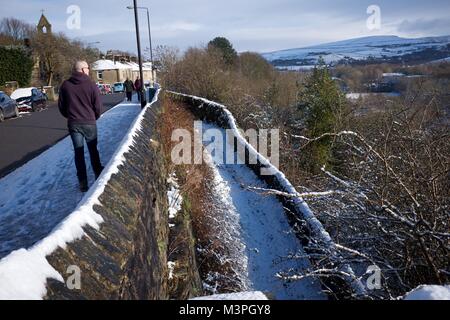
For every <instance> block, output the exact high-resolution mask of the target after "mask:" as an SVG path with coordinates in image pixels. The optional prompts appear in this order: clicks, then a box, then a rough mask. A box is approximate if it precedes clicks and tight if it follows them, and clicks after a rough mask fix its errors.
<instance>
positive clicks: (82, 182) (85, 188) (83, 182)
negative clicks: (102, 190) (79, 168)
mask: <svg viewBox="0 0 450 320" xmlns="http://www.w3.org/2000/svg"><path fill="white" fill-rule="evenodd" d="M79 182H80V191H81V192H86V191H88V190H89V188H88V182H87V180H80V181H79Z"/></svg>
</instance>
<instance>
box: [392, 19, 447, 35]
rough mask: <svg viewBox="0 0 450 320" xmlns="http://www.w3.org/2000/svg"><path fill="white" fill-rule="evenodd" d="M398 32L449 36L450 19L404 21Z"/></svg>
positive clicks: (400, 24) (399, 25)
mask: <svg viewBox="0 0 450 320" xmlns="http://www.w3.org/2000/svg"><path fill="white" fill-rule="evenodd" d="M397 30H398V32H401V33H405V34H415V35H416V34H419V35H423V34H434V35H438V34H445V35H447V34H449V33H450V19H443V18H442V19H416V20H403V21H402V22H400V23H399V24H398V27H397Z"/></svg>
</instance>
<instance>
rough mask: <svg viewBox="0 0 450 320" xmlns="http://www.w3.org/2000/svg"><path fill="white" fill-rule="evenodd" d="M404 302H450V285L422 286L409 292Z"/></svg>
mask: <svg viewBox="0 0 450 320" xmlns="http://www.w3.org/2000/svg"><path fill="white" fill-rule="evenodd" d="M403 299H404V300H450V285H447V286H437V285H422V286H419V287H417V288H416V289H414V290H412V291H410V292H408V293H407V294H406V295H405V296H404V297H403Z"/></svg>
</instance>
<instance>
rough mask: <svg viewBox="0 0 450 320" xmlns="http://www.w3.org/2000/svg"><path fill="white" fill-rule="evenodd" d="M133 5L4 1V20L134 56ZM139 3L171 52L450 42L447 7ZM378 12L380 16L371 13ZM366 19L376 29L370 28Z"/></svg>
mask: <svg viewBox="0 0 450 320" xmlns="http://www.w3.org/2000/svg"><path fill="white" fill-rule="evenodd" d="M132 3H133V1H131V0H70V1H67V0H0V8H1V11H0V18H3V17H15V18H17V19H21V20H24V21H26V22H28V23H31V24H34V25H35V24H37V21H38V20H39V17H40V15H41V11H42V10H44V14H45V15H46V16H47V18H48V19H49V21H50V22H51V23H52V28H53V30H54V31H57V32H64V33H65V34H67V35H68V36H70V37H71V38H77V39H80V40H83V41H85V42H86V43H89V44H90V45H91V46H95V47H97V48H99V49H100V50H102V51H106V50H108V49H119V50H124V51H131V52H136V51H137V50H136V35H135V26H134V15H133V10H129V9H127V8H126V7H127V6H130V5H132ZM137 3H138V6H142V7H148V8H149V9H150V23H151V34H152V45H153V48H155V47H156V46H158V45H167V46H175V47H178V48H180V49H181V51H183V50H185V49H186V48H188V47H191V46H200V45H205V44H207V43H208V42H209V41H210V40H211V39H213V38H214V37H217V36H224V37H226V38H228V39H229V40H230V41H231V42H232V44H233V45H234V47H235V48H236V50H237V51H239V52H243V51H255V52H261V53H262V52H271V51H276V50H282V49H290V48H300V47H305V46H310V45H316V44H322V43H326V42H332V41H337V40H345V39H350V38H356V37H363V36H372V35H398V36H402V37H408V38H412V37H423V36H438V35H450V16H449V15H448V13H449V12H450V1H449V0H395V1H394V0H390V1H387V0H369V1H366V0H346V1H344V0H329V1H324V0H309V1H306V0H227V1H223V0H221V1H218V0H164V1H151V0H137ZM373 5H375V6H377V8H379V11H378V9H377V11H373V10H370V12H369V13H368V12H367V11H368V8H369V7H370V6H373ZM74 6H75V7H74ZM74 8H75V10H74ZM378 12H379V15H378ZM78 13H79V14H78ZM378 17H379V19H375V18H378ZM139 18H140V21H139V22H140V23H139V25H140V28H141V41H142V46H143V47H148V46H149V45H148V44H149V37H148V27H147V16H146V11H145V10H139ZM374 19H375V20H374ZM368 20H369V21H371V22H372V23H371V24H370V25H369V27H368V24H367V21H368ZM373 22H379V23H375V24H374V23H373Z"/></svg>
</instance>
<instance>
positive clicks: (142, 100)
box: [133, 0, 147, 108]
mask: <svg viewBox="0 0 450 320" xmlns="http://www.w3.org/2000/svg"><path fill="white" fill-rule="evenodd" d="M136 1H137V0H133V4H134V6H133V8H134V22H135V25H136V42H137V50H138V60H139V75H140V78H141V90H140V91H139V93H138V94H139V96H140V98H141V107H142V108H144V107H145V105H146V104H147V102H146V101H145V100H144V99H145V94H144V91H143V89H144V74H143V72H142V56H141V39H140V37H139V18H138V13H137V5H136Z"/></svg>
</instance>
